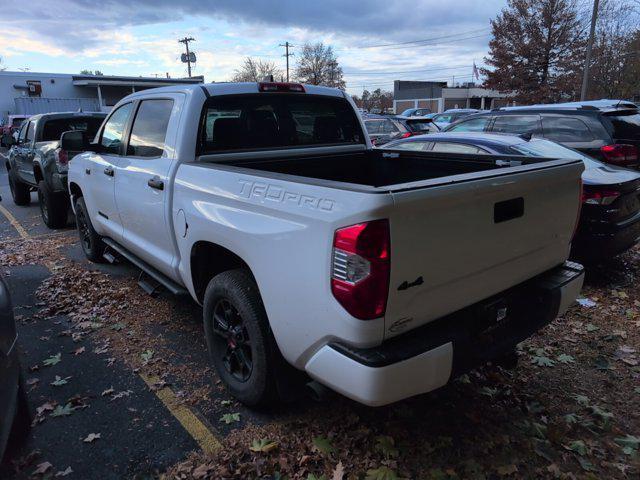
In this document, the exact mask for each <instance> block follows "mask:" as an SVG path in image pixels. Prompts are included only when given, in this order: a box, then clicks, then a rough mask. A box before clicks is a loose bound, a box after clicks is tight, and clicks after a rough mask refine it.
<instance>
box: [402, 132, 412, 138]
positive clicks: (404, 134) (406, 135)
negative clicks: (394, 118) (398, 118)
mask: <svg viewBox="0 0 640 480" xmlns="http://www.w3.org/2000/svg"><path fill="white" fill-rule="evenodd" d="M410 136H411V132H404V133H403V134H402V135H400V138H407V137H410Z"/></svg>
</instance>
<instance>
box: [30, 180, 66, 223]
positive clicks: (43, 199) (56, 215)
mask: <svg viewBox="0 0 640 480" xmlns="http://www.w3.org/2000/svg"><path fill="white" fill-rule="evenodd" d="M38 202H39V203H40V215H42V221H43V222H44V224H45V225H46V226H47V227H49V228H62V227H64V226H66V225H67V215H68V213H69V197H68V196H67V195H65V194H64V192H52V191H51V189H50V188H49V186H48V185H47V184H46V183H45V181H44V180H40V181H39V182H38Z"/></svg>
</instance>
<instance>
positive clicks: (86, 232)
mask: <svg viewBox="0 0 640 480" xmlns="http://www.w3.org/2000/svg"><path fill="white" fill-rule="evenodd" d="M76 227H77V229H78V235H79V237H80V246H81V247H82V251H83V252H84V254H85V256H86V257H87V258H88V259H89V260H91V261H92V262H94V263H103V262H104V258H103V256H102V255H103V254H104V250H105V248H106V245H105V244H104V242H103V241H102V239H101V238H100V235H98V234H97V232H96V231H95V230H94V229H93V225H92V224H91V218H90V217H89V212H88V211H87V206H86V204H85V203H84V198H82V197H80V198H78V200H76Z"/></svg>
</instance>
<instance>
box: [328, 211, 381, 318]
mask: <svg viewBox="0 0 640 480" xmlns="http://www.w3.org/2000/svg"><path fill="white" fill-rule="evenodd" d="M332 257H333V258H332V266H331V291H332V292H333V296H334V297H335V298H336V300H338V302H340V305H342V306H343V307H344V308H345V310H347V312H349V313H350V314H351V315H353V316H354V317H356V318H359V319H360V320H371V319H374V318H378V317H382V316H383V315H384V313H385V310H386V309H387V296H388V294H389V270H390V262H389V257H390V239H389V221H388V220H374V221H371V222H365V223H359V224H357V225H351V226H350V227H345V228H340V229H338V230H336V233H335V235H334V237H333V252H332Z"/></svg>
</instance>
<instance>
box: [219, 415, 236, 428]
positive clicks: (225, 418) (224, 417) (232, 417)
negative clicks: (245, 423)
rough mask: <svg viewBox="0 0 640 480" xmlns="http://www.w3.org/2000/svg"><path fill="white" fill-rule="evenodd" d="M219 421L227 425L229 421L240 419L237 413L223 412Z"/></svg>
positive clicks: (233, 421)
mask: <svg viewBox="0 0 640 480" xmlns="http://www.w3.org/2000/svg"><path fill="white" fill-rule="evenodd" d="M220 421H221V422H224V423H226V424H227V425H229V424H230V423H235V422H239V421H240V414H239V413H225V414H224V415H222V417H220Z"/></svg>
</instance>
